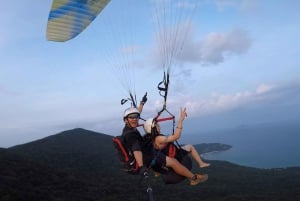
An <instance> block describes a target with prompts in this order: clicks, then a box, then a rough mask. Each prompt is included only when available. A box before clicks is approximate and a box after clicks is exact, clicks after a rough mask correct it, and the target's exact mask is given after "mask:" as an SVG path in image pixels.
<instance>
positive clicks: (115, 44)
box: [0, 0, 300, 147]
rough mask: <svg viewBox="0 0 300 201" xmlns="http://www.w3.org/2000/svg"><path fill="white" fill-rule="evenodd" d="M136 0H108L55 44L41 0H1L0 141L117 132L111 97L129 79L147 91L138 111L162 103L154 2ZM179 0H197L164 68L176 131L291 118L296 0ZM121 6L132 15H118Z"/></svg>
mask: <svg viewBox="0 0 300 201" xmlns="http://www.w3.org/2000/svg"><path fill="white" fill-rule="evenodd" d="M138 2H139V1H138ZM145 2H146V1H140V2H139V3H136V4H126V5H121V3H119V1H117V0H116V1H114V0H113V1H112V2H111V3H110V4H109V5H108V6H107V8H105V10H104V11H103V13H101V14H100V15H99V16H98V17H97V18H96V19H95V20H94V21H93V22H92V23H91V25H90V26H89V27H88V28H87V29H86V30H84V31H83V32H82V33H81V34H80V35H79V36H77V37H76V38H74V39H72V40H70V41H67V42H64V43H56V42H51V41H47V40H46V27H47V19H48V14H49V10H50V7H51V4H52V1H51V0H44V1H39V0H28V1H19V0H10V1H5V2H2V6H1V8H2V9H1V12H0V24H1V32H0V111H1V112H0V122H1V123H0V147H9V146H13V145H16V144H20V143H26V142H29V141H32V140H35V139H39V138H42V137H45V136H48V135H51V134H55V133H58V132H61V131H63V130H67V129H72V128H76V127H81V128H85V129H90V130H94V131H98V132H103V133H107V134H111V135H118V134H119V132H120V130H121V128H122V126H123V122H122V113H123V111H124V109H125V108H126V107H128V106H129V105H121V104H120V100H121V99H122V98H126V97H128V94H127V91H128V88H129V87H131V89H132V90H134V91H135V93H136V94H137V99H138V100H140V98H141V97H142V96H143V95H144V93H145V92H146V91H147V92H148V102H147V104H146V105H145V109H144V113H143V117H144V118H148V117H152V116H154V115H155V114H156V112H157V111H158V110H159V109H161V107H162V98H161V97H160V96H159V94H158V90H157V88H156V86H157V84H158V83H159V82H160V81H161V80H162V76H163V69H162V67H161V65H160V63H159V61H160V59H161V54H160V53H159V52H158V51H157V50H158V49H159V48H160V47H161V46H162V42H159V43H157V42H156V41H157V40H156V39H155V33H157V26H155V25H158V24H157V23H156V24H155V22H154V20H153V19H154V18H153V13H154V9H153V8H150V7H151V6H149V5H150V4H144V3H145ZM177 2H180V1H177ZM188 2H189V3H190V4H187V1H185V4H176V5H177V6H182V7H186V8H187V7H188V6H192V3H193V2H197V3H198V5H197V7H196V8H194V11H195V12H194V15H193V17H192V19H190V18H188V19H189V20H188V23H180V24H178V25H177V27H178V28H179V30H181V31H182V30H188V32H187V33H186V32H180V33H179V37H181V36H183V35H184V36H186V37H184V46H183V47H182V48H181V51H180V54H179V55H178V56H176V57H175V58H174V61H175V60H176V65H174V66H172V67H171V81H170V82H171V83H170V89H169V96H168V105H167V106H168V109H169V111H171V112H172V113H173V114H175V115H178V113H179V108H180V107H181V106H182V107H186V108H187V111H188V118H187V119H186V122H185V124H186V127H185V131H186V132H185V133H184V135H189V133H191V132H201V131H205V130H214V129H222V128H229V127H235V126H239V125H241V124H255V123H263V122H281V121H285V122H286V121H299V120H300V115H299V114H298V113H299V112H298V111H299V106H300V51H299V49H300V43H299V42H298V39H299V36H300V23H299V19H300V13H299V9H300V3H299V2H298V1H296V0H284V1H283V0H279V1H276V2H275V1H271V0H269V1H268V0H266V1H258V0H203V1H201V0H199V1H188ZM120 8H121V9H120ZM137 8H138V9H137ZM118 9H120V10H118ZM130 9H131V10H134V11H136V12H127V11H128V10H130ZM182 10H184V9H182ZM124 11H126V12H124ZM185 12H186V13H188V11H185ZM128 13H132V14H133V15H134V14H136V16H131V20H127V19H125V15H128ZM102 14H103V15H102ZM137 16H138V17H137ZM185 22H187V18H186V19H185ZM183 33H184V34H183ZM128 41H129V42H130V43H129V42H128ZM118 49H119V50H120V49H122V53H118V51H117V50H118ZM125 51H126V52H127V53H126V54H125V53H124V52H125ZM128 52H130V54H128ZM124 55H126V57H127V56H128V55H130V56H132V57H133V58H134V59H133V60H128V65H129V67H128V68H127V67H126V68H120V67H121V66H122V64H123V63H125V62H124V61H123V60H122V59H124V58H122V57H123V56H124ZM127 59H128V58H127ZM122 70H125V71H124V72H122ZM129 81H130V83H129Z"/></svg>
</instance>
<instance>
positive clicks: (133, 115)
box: [127, 114, 140, 119]
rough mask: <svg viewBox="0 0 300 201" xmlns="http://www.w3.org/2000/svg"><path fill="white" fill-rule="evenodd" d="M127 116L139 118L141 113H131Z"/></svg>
mask: <svg viewBox="0 0 300 201" xmlns="http://www.w3.org/2000/svg"><path fill="white" fill-rule="evenodd" d="M127 118H129V119H139V118H140V114H130V115H128V116H127Z"/></svg>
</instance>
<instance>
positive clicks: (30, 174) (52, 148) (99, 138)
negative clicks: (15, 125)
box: [0, 129, 300, 201]
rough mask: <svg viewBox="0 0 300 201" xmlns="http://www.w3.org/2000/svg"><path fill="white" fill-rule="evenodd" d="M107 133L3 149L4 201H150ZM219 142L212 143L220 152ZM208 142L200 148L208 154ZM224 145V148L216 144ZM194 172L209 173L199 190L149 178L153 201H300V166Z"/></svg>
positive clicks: (216, 165) (218, 166)
mask: <svg viewBox="0 0 300 201" xmlns="http://www.w3.org/2000/svg"><path fill="white" fill-rule="evenodd" d="M111 137H112V136H109V135H105V134H101V133H96V132H92V131H87V130H84V129H73V130H69V131H64V132H62V133H59V134H56V135H52V136H49V137H47V138H44V139H41V140H37V141H34V142H31V143H27V144H23V145H18V146H15V147H11V148H9V149H0V200H1V201H13V200H16V201H23V200H24V201H35V200H36V201H41V200H44V201H89V200H91V201H108V200H111V201H112V200H125V201H126V200H128V201H140V200H147V195H146V184H145V182H141V183H139V176H132V175H127V174H126V173H124V172H122V171H121V170H120V169H119V163H118V160H117V158H116V154H115V150H114V148H113V145H112V142H111ZM217 145H221V144H218V143H216V144H215V143H214V144H211V146H212V147H214V148H216V146H217ZM209 146H210V144H203V145H197V146H196V147H197V148H199V147H202V149H203V150H208V149H209V148H208V147H209ZM217 147H220V146H217ZM209 162H210V163H211V167H209V168H206V169H199V168H194V170H193V171H194V172H201V173H208V174H209V180H208V181H207V182H206V183H204V184H200V185H197V186H193V187H191V186H189V185H188V181H183V182H181V183H179V184H176V185H165V184H164V183H163V182H162V180H161V178H160V177H154V176H151V178H150V181H149V182H150V184H151V186H152V188H153V193H154V200H155V201H159V200H162V201H166V200H170V201H179V200H189V201H199V200H206V201H210V200H228V201H229V200H230V201H231V200H243V201H247V200H249V201H250V200H251V201H253V200H254V201H256V200H257V201H262V200H265V201H270V200H272V201H276V200H300V168H298V167H297V168H287V169H257V168H250V167H244V166H238V165H235V164H232V163H228V162H225V161H209Z"/></svg>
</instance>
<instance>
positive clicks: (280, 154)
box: [184, 123, 300, 168]
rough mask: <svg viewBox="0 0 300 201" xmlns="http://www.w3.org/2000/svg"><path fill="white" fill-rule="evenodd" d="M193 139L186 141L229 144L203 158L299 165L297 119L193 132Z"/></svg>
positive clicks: (258, 164) (259, 165)
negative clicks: (225, 147)
mask: <svg viewBox="0 0 300 201" xmlns="http://www.w3.org/2000/svg"><path fill="white" fill-rule="evenodd" d="M192 139H193V140H192V141H191V139H189V140H188V141H189V143H190V142H194V143H193V144H196V143H210V142H219V143H224V144H229V145H231V146H232V148H231V149H230V150H227V151H221V152H213V153H207V154H204V155H203V157H204V158H205V159H209V160H225V161H229V162H233V163H236V164H239V165H245V166H250V167H257V168H285V167H293V166H298V167H299V166H300V154H299V153H300V125H299V123H284V124H283V123H280V124H279V123H270V124H260V125H255V126H240V127H237V128H234V129H228V130H223V131H216V132H207V133H200V134H199V133H198V134H194V135H192ZM184 143H186V142H184Z"/></svg>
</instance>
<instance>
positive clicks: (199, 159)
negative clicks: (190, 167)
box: [182, 144, 210, 168]
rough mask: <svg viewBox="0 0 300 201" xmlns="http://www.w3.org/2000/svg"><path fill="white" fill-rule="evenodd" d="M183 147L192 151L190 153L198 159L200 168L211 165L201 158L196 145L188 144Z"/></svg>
mask: <svg viewBox="0 0 300 201" xmlns="http://www.w3.org/2000/svg"><path fill="white" fill-rule="evenodd" d="M182 148H183V149H184V150H186V151H188V152H189V153H190V155H191V156H192V158H193V159H194V160H195V161H196V163H197V164H198V166H199V167H200V168H204V167H208V166H210V164H209V163H205V162H204V161H203V160H202V159H201V157H200V155H199V154H198V152H197V150H196V149H195V147H194V146H193V145H191V144H187V145H184V146H183V147H182Z"/></svg>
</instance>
